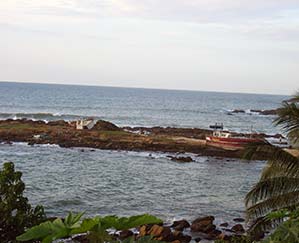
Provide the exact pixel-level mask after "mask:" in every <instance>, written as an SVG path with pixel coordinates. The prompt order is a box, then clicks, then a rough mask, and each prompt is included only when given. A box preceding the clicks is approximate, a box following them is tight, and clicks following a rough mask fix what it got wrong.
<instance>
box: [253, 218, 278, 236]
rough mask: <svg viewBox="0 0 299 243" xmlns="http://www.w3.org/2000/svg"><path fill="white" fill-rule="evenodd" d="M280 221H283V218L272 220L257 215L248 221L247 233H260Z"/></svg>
mask: <svg viewBox="0 0 299 243" xmlns="http://www.w3.org/2000/svg"><path fill="white" fill-rule="evenodd" d="M281 222H283V218H277V219H274V220H272V219H269V218H267V217H259V218H257V219H255V220H254V221H252V222H250V227H249V228H248V234H249V235H250V236H255V235H259V234H260V233H264V232H265V231H268V230H271V229H273V228H275V227H277V226H278V225H279V224H280V223H281Z"/></svg>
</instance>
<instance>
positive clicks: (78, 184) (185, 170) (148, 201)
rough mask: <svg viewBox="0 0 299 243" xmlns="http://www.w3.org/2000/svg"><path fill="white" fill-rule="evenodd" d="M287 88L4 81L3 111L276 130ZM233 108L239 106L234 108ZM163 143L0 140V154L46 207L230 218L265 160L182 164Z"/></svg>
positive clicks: (0, 114) (2, 115) (59, 211)
mask: <svg viewBox="0 0 299 243" xmlns="http://www.w3.org/2000/svg"><path fill="white" fill-rule="evenodd" d="M287 98H288V97H287V96H278V95H257V94H237V93H218V92H199V91H174V90H156V89H133V88H112V87H93V86H75V85H56V84H55V85H54V84H25V83H9V82H0V119H8V118H12V119H20V118H28V119H34V120H45V121H51V120H60V119H63V120H75V119H78V118H80V117H94V118H97V119H104V120H107V121H110V122H113V123H115V124H116V125H118V126H146V127H150V126H163V127H166V126H172V127H197V128H208V127H209V125H210V124H213V123H215V122H223V123H224V125H225V127H226V128H228V129H230V130H232V131H242V132H250V130H251V128H253V130H255V131H257V132H264V133H268V134H275V133H277V132H279V129H278V128H276V127H274V126H273V125H272V121H273V119H274V117H273V116H263V115H259V114H256V113H254V112H250V110H251V109H259V110H267V109H274V108H277V107H278V106H279V105H280V103H281V102H282V101H283V100H285V99H287ZM234 109H242V110H244V111H245V113H238V114H232V113H231V111H232V110H234ZM167 155H169V154H165V153H145V152H142V153H138V152H126V151H103V150H95V151H92V150H90V149H83V150H82V149H81V148H73V149H71V148H60V147H58V146H54V145H42V146H38V145H35V146H29V145H27V144H23V143H14V144H13V145H7V144H0V162H4V161H12V162H14V163H15V165H16V168H17V169H18V170H21V171H22V172H23V179H24V182H25V183H26V185H27V187H26V196H28V198H29V201H30V202H31V203H32V204H33V205H36V204H42V205H44V206H45V209H46V212H47V214H48V215H49V216H64V215H65V214H66V213H67V212H68V211H70V210H73V211H86V214H87V215H95V214H101V215H107V214H117V215H134V214H139V213H152V214H154V215H157V216H159V217H161V218H163V219H164V220H173V219H181V218H186V219H189V220H191V219H193V218H195V217H197V216H200V215H207V214H212V215H215V216H216V218H217V219H218V220H220V221H221V220H225V221H229V220H231V219H232V218H234V217H240V216H242V215H243V212H244V203H243V198H244V196H245V194H246V192H247V191H248V190H249V189H250V188H251V186H252V185H253V184H254V183H255V182H256V181H257V180H258V178H259V174H260V172H261V170H262V168H263V166H264V162H263V161H252V162H250V163H248V162H245V161H242V160H239V159H221V158H215V157H198V156H196V155H193V154H191V155H190V156H192V157H193V158H194V159H195V162H193V163H188V164H180V163H176V162H173V161H171V160H169V158H167Z"/></svg>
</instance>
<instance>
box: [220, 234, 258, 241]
mask: <svg viewBox="0 0 299 243" xmlns="http://www.w3.org/2000/svg"><path fill="white" fill-rule="evenodd" d="M215 243H253V241H252V240H251V239H250V238H249V237H247V236H244V235H242V236H232V237H231V238H230V239H229V240H228V241H227V240H215Z"/></svg>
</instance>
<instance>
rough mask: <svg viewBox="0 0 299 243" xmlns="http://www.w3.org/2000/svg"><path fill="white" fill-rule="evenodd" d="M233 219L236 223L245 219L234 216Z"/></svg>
mask: <svg viewBox="0 0 299 243" xmlns="http://www.w3.org/2000/svg"><path fill="white" fill-rule="evenodd" d="M233 220H234V221H235V222H238V223H242V222H245V219H243V218H234V219H233Z"/></svg>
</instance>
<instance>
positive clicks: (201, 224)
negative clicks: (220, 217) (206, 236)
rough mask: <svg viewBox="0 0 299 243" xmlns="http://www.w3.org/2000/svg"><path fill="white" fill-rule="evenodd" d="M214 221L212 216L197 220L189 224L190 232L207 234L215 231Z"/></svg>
mask: <svg viewBox="0 0 299 243" xmlns="http://www.w3.org/2000/svg"><path fill="white" fill-rule="evenodd" d="M214 220H215V218H214V217H213V216H206V217H201V218H197V219H195V220H194V221H193V222H192V224H191V231H193V232H203V233H208V232H210V231H212V230H214V229H216V225H214V224H213V222H214Z"/></svg>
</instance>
